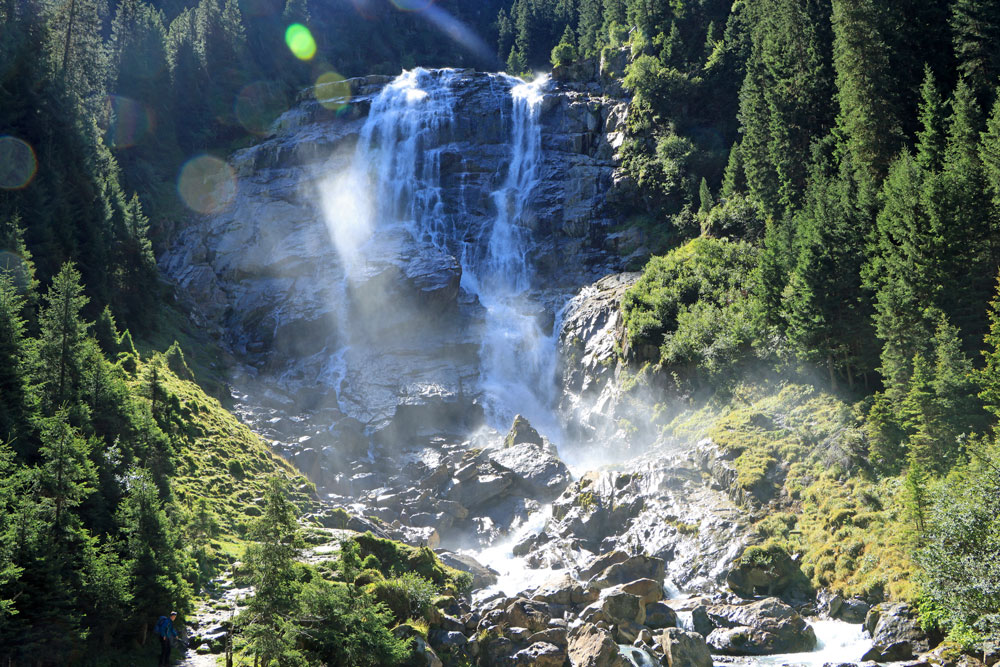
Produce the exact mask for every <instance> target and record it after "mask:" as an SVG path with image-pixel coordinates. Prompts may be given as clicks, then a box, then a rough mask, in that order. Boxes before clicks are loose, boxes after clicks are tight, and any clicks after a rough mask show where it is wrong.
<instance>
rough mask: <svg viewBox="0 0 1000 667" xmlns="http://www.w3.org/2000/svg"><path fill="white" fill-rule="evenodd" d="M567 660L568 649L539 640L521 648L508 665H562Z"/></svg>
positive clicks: (554, 666)
mask: <svg viewBox="0 0 1000 667" xmlns="http://www.w3.org/2000/svg"><path fill="white" fill-rule="evenodd" d="M564 662H566V649H564V648H560V647H558V646H556V645H555V644H549V643H548V642H537V643H534V644H531V645H530V646H528V648H525V649H521V650H520V651H518V652H517V653H515V654H514V655H513V656H511V661H510V662H508V663H507V664H508V665H512V666H513V667H521V666H522V665H523V666H524V667H529V666H530V667H562V666H563V663H564Z"/></svg>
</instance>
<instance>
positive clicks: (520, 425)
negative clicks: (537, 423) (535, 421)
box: [503, 415, 543, 449]
mask: <svg viewBox="0 0 1000 667" xmlns="http://www.w3.org/2000/svg"><path fill="white" fill-rule="evenodd" d="M524 443H528V444H531V445H537V446H538V447H542V446H543V442H542V436H540V435H538V431H536V430H535V427H534V426H532V425H531V423H530V422H529V421H528V420H527V419H525V418H524V417H522V416H521V415H516V416H515V417H514V423H513V424H511V426H510V430H509V431H507V436H506V437H505V438H504V439H503V446H504V448H505V449H507V448H510V447H514V446H516V445H521V444H524Z"/></svg>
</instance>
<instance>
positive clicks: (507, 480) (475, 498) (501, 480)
mask: <svg viewBox="0 0 1000 667" xmlns="http://www.w3.org/2000/svg"><path fill="white" fill-rule="evenodd" d="M513 483H514V476H513V475H512V474H510V473H505V474H502V475H477V476H476V477H473V478H471V479H468V480H466V481H456V483H454V484H452V487H451V488H450V489H449V490H448V500H453V501H455V502H457V503H459V504H460V505H462V506H464V507H468V508H475V507H479V506H480V505H482V504H483V503H485V502H486V501H487V500H491V499H493V498H495V497H497V496H499V495H500V494H501V493H503V492H504V491H506V490H507V489H508V488H510V485H511V484H513Z"/></svg>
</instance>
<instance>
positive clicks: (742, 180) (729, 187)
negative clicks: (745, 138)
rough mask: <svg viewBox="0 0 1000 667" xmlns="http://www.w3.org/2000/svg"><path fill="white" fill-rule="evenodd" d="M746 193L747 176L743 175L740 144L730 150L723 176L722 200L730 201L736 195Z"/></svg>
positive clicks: (735, 144)
mask: <svg viewBox="0 0 1000 667" xmlns="http://www.w3.org/2000/svg"><path fill="white" fill-rule="evenodd" d="M745 191H746V175H745V174H744V173H743V153H742V152H741V149H740V144H739V142H737V143H734V144H733V147H732V148H731V149H729V162H727V163H726V171H725V172H724V173H723V175H722V193H721V194H722V198H723V199H728V198H729V197H732V196H733V195H734V194H737V193H740V192H745Z"/></svg>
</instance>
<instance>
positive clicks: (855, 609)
mask: <svg viewBox="0 0 1000 667" xmlns="http://www.w3.org/2000/svg"><path fill="white" fill-rule="evenodd" d="M870 609H871V605H870V604H868V603H867V602H865V601H864V600H861V599H859V598H848V599H847V600H844V601H843V603H842V604H841V605H840V608H839V609H838V610H837V612H836V613H831V614H830V615H831V616H832V617H833V618H838V619H840V620H841V621H844V622H845V623H864V622H865V618H866V617H867V616H868V611H869V610H870Z"/></svg>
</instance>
